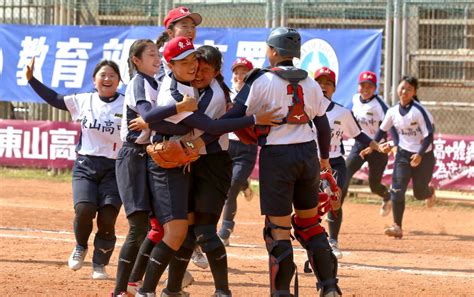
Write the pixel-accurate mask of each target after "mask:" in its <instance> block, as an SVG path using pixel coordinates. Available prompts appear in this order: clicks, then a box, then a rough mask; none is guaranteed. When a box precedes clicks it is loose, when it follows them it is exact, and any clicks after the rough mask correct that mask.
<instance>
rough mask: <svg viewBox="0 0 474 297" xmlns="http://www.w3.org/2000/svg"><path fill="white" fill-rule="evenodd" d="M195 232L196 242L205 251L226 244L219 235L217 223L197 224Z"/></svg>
mask: <svg viewBox="0 0 474 297" xmlns="http://www.w3.org/2000/svg"><path fill="white" fill-rule="evenodd" d="M194 234H195V235H196V243H197V244H199V246H200V247H201V249H202V251H203V252H204V253H208V252H211V251H213V250H215V249H216V248H218V247H220V246H224V244H223V243H222V241H221V240H220V239H219V236H217V226H216V225H195V226H194Z"/></svg>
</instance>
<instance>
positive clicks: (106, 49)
mask: <svg viewBox="0 0 474 297" xmlns="http://www.w3.org/2000/svg"><path fill="white" fill-rule="evenodd" d="M162 30H163V27H112V26H23V25H0V85H1V88H0V101H20V102H42V100H41V98H39V97H38V95H36V94H35V93H34V92H33V90H32V89H31V87H29V86H28V84H27V81H26V79H25V67H26V65H27V64H28V63H29V61H30V60H31V58H32V57H36V63H35V72H34V75H35V77H36V78H38V79H39V80H40V81H42V82H43V83H44V84H46V85H47V86H49V87H51V88H53V89H54V90H55V91H56V92H58V93H60V94H71V93H80V92H87V91H90V90H92V89H93V88H94V85H93V82H92V71H93V69H94V66H95V65H96V64H97V63H98V62H99V61H100V60H101V59H104V58H105V59H112V60H114V61H115V62H117V63H118V64H119V65H120V71H121V73H122V76H123V81H124V84H126V83H127V82H128V81H129V78H128V66H127V58H128V50H129V48H130V45H131V44H132V43H133V41H135V40H136V39H141V38H149V39H152V40H154V39H156V37H157V36H159V35H160V34H161V32H162ZM269 32H270V29H264V28H201V27H199V28H198V31H197V38H196V47H197V46H199V45H203V44H207V45H213V46H216V47H218V48H219V49H220V50H221V52H222V53H223V55H224V67H223V68H224V69H223V70H224V71H223V72H224V73H223V74H224V77H225V78H226V81H227V83H228V84H229V86H230V85H231V83H230V79H231V76H232V75H231V71H230V66H231V64H232V62H233V61H234V60H235V59H236V58H237V57H246V58H248V59H249V60H251V61H252V62H253V63H254V66H255V67H265V66H268V61H267V60H266V58H265V52H266V46H265V39H266V37H267V35H268V34H269ZM299 32H300V34H301V37H302V47H301V59H299V60H295V64H296V65H297V66H299V67H301V68H303V69H306V70H307V71H308V72H309V73H310V75H311V76H312V75H313V73H314V71H315V70H316V69H318V68H320V67H323V66H327V67H329V68H331V69H332V70H334V71H335V72H336V76H337V91H336V93H335V94H334V98H333V99H334V101H336V102H339V103H341V104H343V105H345V106H350V104H351V98H352V95H353V94H354V93H357V79H358V75H359V73H360V72H362V71H365V70H371V71H374V72H375V73H377V75H378V76H380V65H381V60H382V53H381V51H382V31H381V30H331V29H325V30H315V29H301V30H299ZM124 84H122V85H121V86H120V87H121V88H122V90H124Z"/></svg>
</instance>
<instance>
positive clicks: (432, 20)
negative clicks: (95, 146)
mask: <svg viewBox="0 0 474 297" xmlns="http://www.w3.org/2000/svg"><path fill="white" fill-rule="evenodd" d="M181 5H183V6H187V7H189V8H190V9H191V10H192V11H196V12H199V13H200V14H201V15H202V16H203V22H202V24H201V26H204V27H275V26H280V25H285V26H291V27H294V28H316V29H382V30H384V35H383V58H382V61H383V62H382V77H381V79H380V81H381V86H380V88H379V90H380V93H381V94H382V95H383V96H384V97H385V98H386V99H387V101H388V102H391V103H394V102H396V96H395V89H396V85H397V83H398V80H399V78H400V76H401V75H404V74H410V75H414V76H416V77H418V78H419V80H420V89H419V97H420V99H421V101H422V102H423V103H424V104H425V105H427V106H428V108H429V109H430V111H432V113H433V115H434V117H435V121H436V123H437V125H436V127H437V132H441V133H450V134H460V135H472V131H471V129H472V125H471V124H469V123H470V120H471V118H472V116H471V112H472V111H474V0H470V1H455V0H454V1H436V0H428V1H421V0H418V1H416V0H392V1H382V0H373V1H367V0H360V1H335V0H333V1H322V0H321V1H318V0H313V1H311V0H295V1H285V0H260V1H255V0H253V1H252V0H188V1H183V0H174V1H173V0H136V1H125V0H0V22H1V23H8V24H30V25H37V24H46V25H116V26H131V25H133V26H139V25H151V26H159V25H161V24H162V21H163V19H164V17H165V16H166V13H167V11H168V10H169V9H171V8H174V7H178V6H181ZM354 91H356V90H354ZM0 117H2V118H13V117H16V118H24V119H51V120H67V119H68V114H67V113H64V112H59V111H57V110H55V109H53V108H50V107H49V106H47V105H45V104H25V103H9V102H0Z"/></svg>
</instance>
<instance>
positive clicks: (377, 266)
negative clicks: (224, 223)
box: [0, 177, 474, 296]
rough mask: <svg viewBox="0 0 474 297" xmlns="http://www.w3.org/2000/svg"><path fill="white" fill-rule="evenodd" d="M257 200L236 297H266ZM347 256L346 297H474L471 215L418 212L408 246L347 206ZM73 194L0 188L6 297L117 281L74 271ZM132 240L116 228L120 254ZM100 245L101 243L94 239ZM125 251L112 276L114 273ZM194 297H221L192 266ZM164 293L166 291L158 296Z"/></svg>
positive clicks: (342, 267)
mask: <svg viewBox="0 0 474 297" xmlns="http://www.w3.org/2000/svg"><path fill="white" fill-rule="evenodd" d="M258 209H259V206H258V198H254V199H253V200H252V201H251V202H246V201H245V200H244V199H243V198H239V210H238V215H237V226H236V230H235V232H234V234H233V237H231V246H230V247H229V248H228V249H227V252H228V258H229V267H230V272H229V279H230V285H231V289H232V291H233V293H234V296H268V287H267V282H268V275H267V269H268V266H267V265H268V264H267V261H268V260H267V254H266V250H265V247H264V246H263V244H262V238H261V228H262V221H263V219H262V217H261V216H260V214H259V211H258ZM344 213H345V217H344V224H343V227H342V233H341V236H340V247H341V248H342V250H343V251H344V258H343V259H342V260H341V261H340V263H339V275H338V277H339V285H340V287H341V288H342V290H343V293H344V296H473V295H474V219H473V211H472V208H469V207H457V206H453V205H451V206H442V207H435V208H433V209H426V208H424V207H422V206H420V205H417V204H410V205H408V206H407V209H406V211H405V220H404V238H403V239H402V240H395V239H391V238H388V237H386V236H384V235H383V234H382V230H383V227H384V226H386V225H389V224H390V218H389V217H388V218H382V217H380V216H379V214H378V205H375V204H372V205H371V204H361V203H355V202H354V201H351V200H349V201H347V202H346V204H345V205H344ZM72 218H73V209H72V198H71V185H70V183H67V182H52V181H35V180H21V179H7V178H3V177H2V178H1V179H0V285H1V287H2V288H3V292H2V295H3V296H32V295H33V296H108V294H109V293H110V291H111V290H112V289H113V286H114V280H107V281H94V280H92V279H91V278H90V273H91V268H90V264H91V263H90V259H91V254H92V253H89V254H88V255H87V258H86V261H87V262H86V264H87V265H86V266H85V267H83V268H82V269H81V270H79V271H76V272H74V271H72V270H70V269H69V268H68V267H67V258H68V256H69V253H70V252H71V250H72V248H73V246H74V235H73V234H72V225H71V222H72ZM126 231H127V222H126V219H125V216H124V215H123V213H121V214H120V217H119V220H118V223H117V234H118V236H119V240H118V242H117V244H118V246H120V245H121V243H122V242H123V239H124V235H125V234H126ZM91 239H93V236H91ZM294 245H295V260H296V262H297V264H298V266H299V271H300V296H317V295H318V294H317V293H316V291H315V289H314V283H315V279H314V277H313V276H312V275H310V274H303V273H302V267H303V266H302V265H303V262H304V260H305V253H304V251H303V250H301V249H300V248H299V245H298V243H297V242H294ZM118 251H119V247H118V248H117V249H116V251H115V252H114V255H113V257H112V260H111V264H110V265H109V267H108V272H109V273H110V274H111V275H113V276H114V275H115V273H116V263H117V255H118ZM190 271H191V272H192V274H193V275H194V278H195V279H196V282H195V283H194V284H193V285H192V286H191V287H188V288H187V291H189V292H190V293H191V295H192V296H210V295H211V294H212V293H213V291H214V290H213V282H212V276H211V274H210V272H209V271H208V270H202V269H199V268H197V267H196V266H193V265H192V264H190ZM160 289H161V286H159V287H158V290H160Z"/></svg>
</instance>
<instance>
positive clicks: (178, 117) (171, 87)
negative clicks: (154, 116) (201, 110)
mask: <svg viewBox="0 0 474 297" xmlns="http://www.w3.org/2000/svg"><path fill="white" fill-rule="evenodd" d="M194 93H195V91H194V88H193V87H191V86H186V85H183V84H181V83H179V82H177V81H176V80H174V79H173V78H171V77H169V76H165V78H164V79H163V82H162V85H161V88H160V92H159V93H158V99H157V104H156V105H157V106H168V105H171V104H173V105H174V104H176V102H177V101H178V100H181V99H182V96H183V95H185V94H187V95H189V96H194ZM192 114H193V113H192V112H189V111H185V112H180V113H178V114H175V115H173V116H170V117H167V118H166V119H165V121H168V122H170V123H173V124H178V123H179V122H181V121H182V120H184V119H185V118H187V117H189V116H191V115H192Z"/></svg>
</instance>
